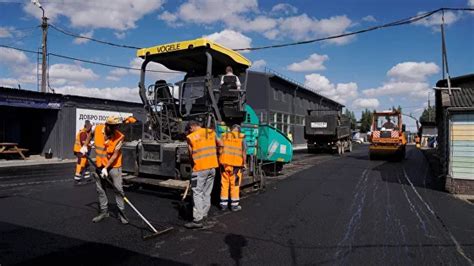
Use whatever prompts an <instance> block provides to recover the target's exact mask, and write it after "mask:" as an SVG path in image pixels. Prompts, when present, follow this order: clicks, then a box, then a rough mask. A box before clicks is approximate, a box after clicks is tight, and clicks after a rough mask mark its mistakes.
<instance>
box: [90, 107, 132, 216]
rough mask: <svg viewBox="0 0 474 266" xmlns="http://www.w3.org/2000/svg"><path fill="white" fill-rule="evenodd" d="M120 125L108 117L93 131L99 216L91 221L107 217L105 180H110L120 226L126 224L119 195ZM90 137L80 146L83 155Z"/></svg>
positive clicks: (123, 207)
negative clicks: (97, 169) (98, 174)
mask: <svg viewBox="0 0 474 266" xmlns="http://www.w3.org/2000/svg"><path fill="white" fill-rule="evenodd" d="M121 123H122V120H121V119H120V118H119V117H117V116H109V117H108V118H107V120H106V121H105V124H98V125H96V126H95V128H94V129H93V134H91V136H92V135H94V145H95V152H96V165H97V167H98V168H99V169H101V171H100V177H101V178H97V179H96V186H97V193H98V194H99V204H100V211H99V215H97V216H96V217H94V218H93V219H92V222H94V223H97V222H100V221H102V220H103V219H104V218H106V217H109V213H108V210H107V209H108V200H107V194H105V184H106V183H107V182H106V181H105V178H108V177H109V176H110V178H111V179H112V183H113V184H114V187H115V190H116V191H115V201H116V202H117V207H118V209H119V213H118V216H119V219H120V221H121V222H122V224H128V219H127V216H125V205H124V201H123V198H122V196H121V194H120V193H123V187H122V144H123V140H124V138H125V135H123V134H122V133H121V132H120V131H119V130H118V129H117V128H118V126H119V125H120V124H121ZM90 140H91V137H89V138H88V139H87V141H86V143H85V145H83V146H82V148H81V152H82V153H83V154H85V153H86V152H87V151H88V149H87V144H89V142H90Z"/></svg>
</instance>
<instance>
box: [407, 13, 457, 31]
mask: <svg viewBox="0 0 474 266" xmlns="http://www.w3.org/2000/svg"><path fill="white" fill-rule="evenodd" d="M423 13H425V12H418V15H420V14H423ZM442 17H443V15H442V13H439V12H438V13H435V14H433V15H431V16H429V17H427V18H424V19H422V20H419V21H416V22H415V23H413V24H415V25H422V26H425V27H433V28H434V29H436V30H438V29H439V25H441V23H442ZM460 18H461V13H455V12H453V11H446V12H444V23H445V24H446V25H450V24H453V23H455V22H456V21H458V20H459V19H460Z"/></svg>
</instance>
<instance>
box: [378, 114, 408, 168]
mask: <svg viewBox="0 0 474 266" xmlns="http://www.w3.org/2000/svg"><path fill="white" fill-rule="evenodd" d="M369 141H370V146H369V158H370V159H371V160H373V159H376V158H379V157H382V156H383V157H387V158H389V159H394V160H398V161H401V160H403V159H404V158H405V151H406V144H407V139H406V136H405V125H404V124H402V113H401V112H399V111H398V110H388V111H382V112H376V111H374V114H373V117H372V125H371V132H370V138H369Z"/></svg>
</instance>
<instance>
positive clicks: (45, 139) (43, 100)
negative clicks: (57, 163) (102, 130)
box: [0, 87, 146, 159]
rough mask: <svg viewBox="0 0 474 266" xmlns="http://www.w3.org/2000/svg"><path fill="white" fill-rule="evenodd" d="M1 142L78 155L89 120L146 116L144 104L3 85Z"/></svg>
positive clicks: (59, 155) (0, 92) (33, 151)
mask: <svg viewBox="0 0 474 266" xmlns="http://www.w3.org/2000/svg"><path fill="white" fill-rule="evenodd" d="M0 113H1V114H2V115H1V116H0V143H6V142H8V143H17V144H18V147H20V148H24V149H28V154H31V155H34V154H41V155H42V154H44V153H46V152H49V151H51V152H52V153H53V156H54V157H57V158H60V159H68V158H74V154H73V151H72V149H73V145H74V140H75V136H76V133H77V132H78V130H79V129H80V128H81V127H83V126H84V121H85V120H86V119H88V120H90V121H91V122H92V123H100V122H104V121H105V119H106V117H107V116H108V115H119V116H121V117H126V116H129V115H134V116H135V117H137V118H138V119H139V120H142V121H143V119H145V117H146V116H145V113H144V110H143V106H142V104H139V103H130V102H123V101H113V100H106V99H96V98H89V97H81V96H71V95H62V94H52V93H40V92H35V91H28V90H18V89H12V88H4V87H0Z"/></svg>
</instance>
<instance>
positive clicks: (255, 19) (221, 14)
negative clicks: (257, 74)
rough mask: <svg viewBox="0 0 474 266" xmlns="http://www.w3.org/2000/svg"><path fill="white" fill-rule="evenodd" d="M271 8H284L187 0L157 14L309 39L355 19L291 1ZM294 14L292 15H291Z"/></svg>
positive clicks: (174, 22)
mask: <svg viewBox="0 0 474 266" xmlns="http://www.w3.org/2000/svg"><path fill="white" fill-rule="evenodd" d="M272 12H273V13H275V12H280V13H281V12H282V13H284V14H282V15H281V16H278V18H274V17H270V16H268V15H266V14H268V13H266V12H265V11H262V10H260V9H259V7H258V3H257V0H243V1H225V0H187V1H185V2H184V3H183V4H181V5H180V6H179V7H178V8H177V10H176V11H175V12H169V11H165V12H163V13H161V14H160V15H159V16H158V18H159V19H161V20H163V21H165V22H166V23H167V24H168V25H171V26H172V27H176V26H180V25H184V24H185V23H188V24H189V23H195V24H204V25H213V24H215V23H220V25H223V26H225V27H226V28H227V29H231V30H235V31H239V32H257V33H260V34H262V35H263V36H264V37H266V38H268V39H277V38H282V39H292V40H307V39H311V38H319V37H326V36H329V35H336V34H341V33H344V32H346V31H347V29H348V28H349V27H350V26H351V25H352V21H351V20H350V19H349V18H348V17H347V16H345V15H343V16H333V17H330V18H323V19H316V18H312V17H309V16H308V15H307V14H305V13H303V14H300V15H293V14H296V13H297V9H296V8H295V7H293V6H291V5H289V4H285V3H283V4H277V5H275V6H273V8H272ZM272 12H270V13H272ZM289 15H293V16H289ZM352 39H354V38H353V37H345V38H339V39H333V40H328V41H327V43H333V44H339V45H342V44H346V43H348V42H350V41H351V40H352Z"/></svg>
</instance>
